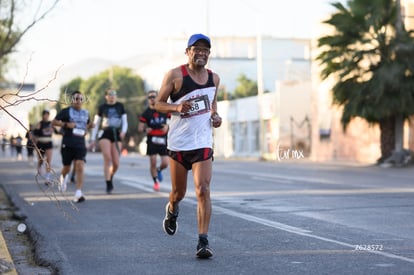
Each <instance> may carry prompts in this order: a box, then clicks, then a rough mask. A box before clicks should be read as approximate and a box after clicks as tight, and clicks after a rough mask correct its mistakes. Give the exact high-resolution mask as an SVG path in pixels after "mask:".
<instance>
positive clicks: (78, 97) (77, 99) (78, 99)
mask: <svg viewBox="0 0 414 275" xmlns="http://www.w3.org/2000/svg"><path fill="white" fill-rule="evenodd" d="M72 99H73V101H80V102H82V101H83V97H81V96H76V97H73V98H72Z"/></svg>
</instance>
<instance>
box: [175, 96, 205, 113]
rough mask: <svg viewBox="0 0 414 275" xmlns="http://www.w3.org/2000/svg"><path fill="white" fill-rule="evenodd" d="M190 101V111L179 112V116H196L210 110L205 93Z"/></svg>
mask: <svg viewBox="0 0 414 275" xmlns="http://www.w3.org/2000/svg"><path fill="white" fill-rule="evenodd" d="M190 103H191V106H192V107H191V109H190V111H188V112H187V113H185V114H181V117H191V116H196V115H200V114H204V113H206V112H208V111H210V104H209V100H208V96H207V95H203V96H200V97H196V98H193V99H192V100H191V101H190Z"/></svg>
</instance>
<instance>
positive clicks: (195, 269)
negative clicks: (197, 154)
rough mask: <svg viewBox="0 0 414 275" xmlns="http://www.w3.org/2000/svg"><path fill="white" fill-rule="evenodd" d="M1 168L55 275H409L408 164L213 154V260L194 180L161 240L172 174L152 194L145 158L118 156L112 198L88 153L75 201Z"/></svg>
mask: <svg viewBox="0 0 414 275" xmlns="http://www.w3.org/2000/svg"><path fill="white" fill-rule="evenodd" d="M54 158H55V159H54V162H53V167H54V168H55V171H56V172H57V173H59V170H60V167H61V166H60V156H59V155H58V154H56V155H55V157H54ZM0 165H1V166H0V172H1V173H0V183H1V184H2V185H3V187H4V189H5V190H6V192H7V193H8V194H9V196H10V197H11V199H12V202H13V203H14V204H15V205H16V207H18V209H19V211H20V212H21V214H22V215H23V216H26V217H27V218H26V219H25V221H24V223H25V224H26V225H27V226H28V229H27V230H28V232H30V235H31V237H32V239H33V240H34V244H35V250H36V256H37V258H38V259H40V261H41V262H42V263H43V264H49V265H50V266H52V267H53V268H54V269H55V270H56V271H57V273H58V274H76V275H79V274H88V275H90V274H99V275H102V274H117V275H118V274H207V273H208V274H226V275H227V274H364V275H365V274H410V275H412V274H414V214H413V213H414V183H413V180H412V179H413V176H414V168H413V167H408V168H385V169H384V168H379V167H375V166H357V165H354V166H351V165H334V164H314V163H309V162H307V161H305V160H301V159H298V160H295V161H294V160H284V161H281V162H259V161H229V160H216V161H215V162H214V175H213V182H212V187H211V190H212V200H213V216H212V220H211V226H210V232H209V241H210V246H211V248H212V249H213V251H214V256H213V258H211V259H209V260H199V259H197V258H196V257H195V250H196V245H197V225H196V211H195V206H196V200H195V197H194V189H193V186H192V182H191V180H190V182H189V184H188V192H187V196H186V198H185V200H184V201H183V202H182V203H181V205H180V216H179V219H178V223H179V227H178V232H177V234H176V235H174V236H169V235H166V234H165V233H164V231H163V230H162V227H161V224H162V219H163V217H164V214H165V213H164V207H165V203H166V201H167V196H168V191H169V189H170V188H169V172H168V171H167V172H165V173H164V182H163V183H162V184H161V191H160V192H153V190H152V182H151V179H150V177H149V172H148V159H147V158H146V157H143V156H139V155H133V154H130V155H128V156H123V157H122V159H121V169H120V171H119V173H118V174H117V175H116V176H115V178H114V183H115V190H114V193H113V194H111V195H107V194H106V193H105V184H104V181H103V176H102V158H101V155H100V154H99V153H89V154H88V157H87V164H86V181H85V188H84V193H85V197H86V201H85V202H84V203H81V204H76V205H73V204H71V203H70V200H71V199H72V196H73V192H74V186H73V185H70V186H69V188H68V191H67V192H66V193H65V194H60V193H59V192H57V189H56V188H50V189H47V188H46V186H45V185H44V184H43V182H42V181H40V182H39V183H36V181H35V177H34V175H35V173H34V168H33V167H32V166H29V165H28V164H27V162H24V161H21V162H14V161H11V160H10V158H3V159H1V158H0ZM189 178H190V179H191V174H190V177H189Z"/></svg>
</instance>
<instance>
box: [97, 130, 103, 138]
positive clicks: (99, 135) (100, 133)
mask: <svg viewBox="0 0 414 275" xmlns="http://www.w3.org/2000/svg"><path fill="white" fill-rule="evenodd" d="M103 133H104V131H103V130H99V132H98V138H101V137H102V135H103Z"/></svg>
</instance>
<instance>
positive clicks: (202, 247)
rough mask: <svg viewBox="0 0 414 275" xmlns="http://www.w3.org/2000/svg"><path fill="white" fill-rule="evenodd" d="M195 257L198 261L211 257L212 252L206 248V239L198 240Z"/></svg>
mask: <svg viewBox="0 0 414 275" xmlns="http://www.w3.org/2000/svg"><path fill="white" fill-rule="evenodd" d="M196 255H197V257H198V258H200V259H207V258H210V257H211V256H213V251H212V250H211V249H210V247H209V246H208V240H207V238H198V245H197V253H196Z"/></svg>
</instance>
